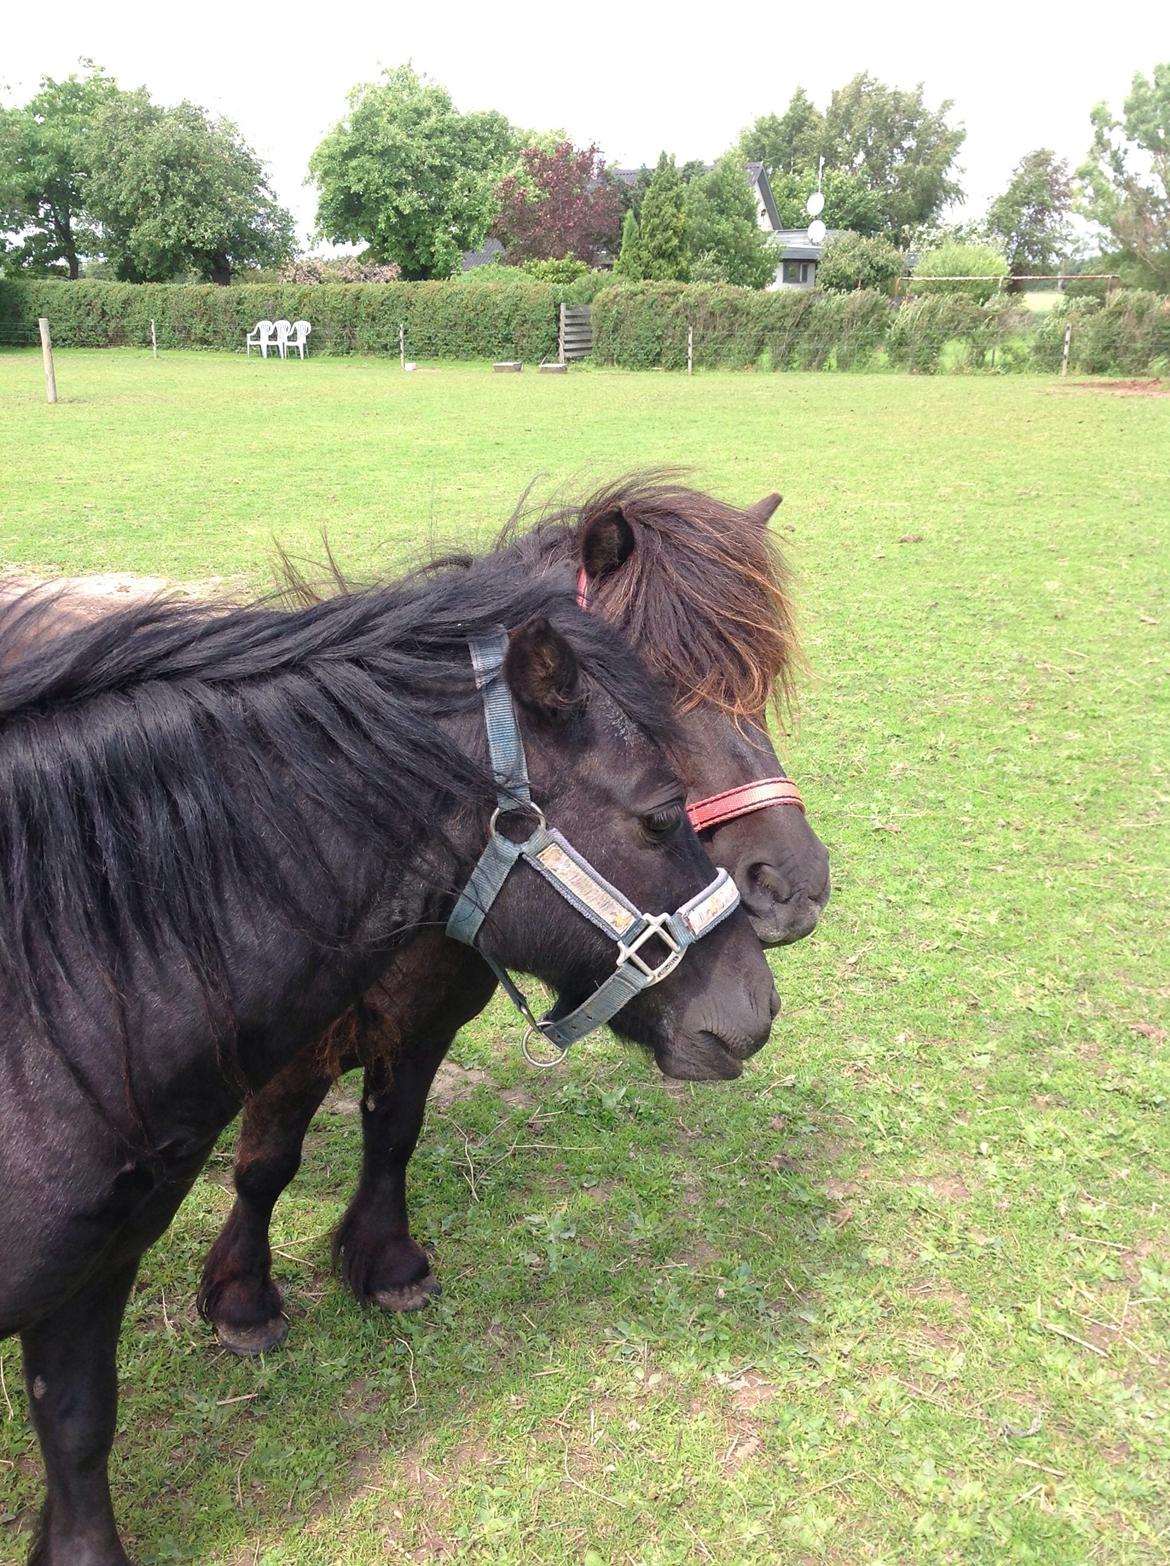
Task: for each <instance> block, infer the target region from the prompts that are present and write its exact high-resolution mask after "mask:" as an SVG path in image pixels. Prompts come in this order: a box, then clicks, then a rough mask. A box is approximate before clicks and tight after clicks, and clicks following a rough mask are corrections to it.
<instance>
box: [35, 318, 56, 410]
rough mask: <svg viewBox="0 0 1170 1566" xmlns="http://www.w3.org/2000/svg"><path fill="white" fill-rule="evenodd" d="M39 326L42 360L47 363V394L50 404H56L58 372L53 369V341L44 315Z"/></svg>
mask: <svg viewBox="0 0 1170 1566" xmlns="http://www.w3.org/2000/svg"><path fill="white" fill-rule="evenodd" d="M37 325H38V326H39V327H40V329H41V358H42V359H43V360H44V362H45V392H46V393H47V395H48V399H49V401H50V402H56V401H57V372H56V371H55V370H54V368H53V339H52V338H51V337H50V336H49V323H48V321H46V319H45V317H44V316H43V315H42V316H41V317H40V318H39V319H38V321H37Z"/></svg>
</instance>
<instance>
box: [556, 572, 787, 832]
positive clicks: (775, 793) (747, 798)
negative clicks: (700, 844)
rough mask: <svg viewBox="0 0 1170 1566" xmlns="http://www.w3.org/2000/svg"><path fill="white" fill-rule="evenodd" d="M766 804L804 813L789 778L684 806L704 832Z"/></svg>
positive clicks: (583, 600) (582, 581)
mask: <svg viewBox="0 0 1170 1566" xmlns="http://www.w3.org/2000/svg"><path fill="white" fill-rule="evenodd" d="M577 607H578V608H579V609H588V607H589V572H588V571H586V569H585V567H584V566H583V565H580V566H578V567H577ZM769 805H795V806H796V808H797V809H798V810H799V811H800V813H801V815H804V814H805V809H804V800H803V799H801V797H800V790H799V789H798V788H797V786H796V784H795V783H794V782H793V781H792V779H791V778H757V779H756V781H755V782H754V783H741V784H740V785H739V787H738V788H728V789H724V790H723V792H722V793H721V794H709V795H708V796H707V798H706V799H697V800H696V801H695V803H694V804H693V805H688V806H687V815H688V816H689V817H690V822H691V825H692V826H693V827H694V829H695V831H696V832H705V831H707V830H708V829H709V828H712V827H720V826H726V824H727V823H728V822H729V821H735V820H737V819H738V817H740V816H750V815H751V814H752V813H753V811H756V810H767V809H768V807H769Z"/></svg>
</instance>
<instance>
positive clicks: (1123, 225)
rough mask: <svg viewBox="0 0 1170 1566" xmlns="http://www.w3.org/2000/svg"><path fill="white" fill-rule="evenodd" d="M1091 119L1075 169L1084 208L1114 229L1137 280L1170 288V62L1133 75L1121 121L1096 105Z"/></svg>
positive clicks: (1103, 106)
mask: <svg viewBox="0 0 1170 1566" xmlns="http://www.w3.org/2000/svg"><path fill="white" fill-rule="evenodd" d="M1092 121H1093V147H1092V151H1091V152H1090V154H1089V159H1088V162H1087V163H1086V164H1085V165H1084V166H1083V167H1082V168H1081V169H1080V170H1079V174H1080V177H1081V179H1082V180H1083V182H1084V187H1085V201H1084V210H1085V213H1086V215H1087V216H1088V217H1090V218H1092V219H1093V221H1094V222H1096V223H1099V224H1100V225H1101V226H1102V228H1105V229H1107V230H1108V231H1109V233H1110V234H1112V235H1113V237H1114V239H1115V240H1116V242H1117V246H1118V248H1119V249H1120V251H1121V254H1122V257H1123V258H1124V260H1125V261H1127V262H1129V263H1130V265H1131V266H1132V267H1133V268H1134V270H1135V273H1136V276H1135V281H1138V282H1141V283H1143V284H1144V285H1146V286H1147V287H1151V288H1154V289H1157V290H1159V291H1161V292H1162V293H1170V64H1164V65H1155V67H1154V69H1153V72H1152V74H1151V75H1150V76H1148V77H1147V76H1143V75H1142V74H1141V73H1140V72H1139V73H1138V74H1137V75H1136V76H1135V77H1134V79H1133V82H1132V84H1131V86H1130V90H1129V97H1128V98H1126V100H1125V104H1124V106H1123V116H1122V118H1121V119H1120V120H1118V119H1115V118H1114V117H1113V115H1112V114H1111V113H1110V110H1109V106H1108V105H1107V104H1104V103H1099V104H1098V105H1097V107H1096V108H1095V109H1094V110H1093V112H1092Z"/></svg>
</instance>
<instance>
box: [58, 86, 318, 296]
mask: <svg viewBox="0 0 1170 1566" xmlns="http://www.w3.org/2000/svg"><path fill="white" fill-rule="evenodd" d="M89 145H90V156H91V158H92V172H91V173H90V176H89V185H88V196H87V201H88V207H89V210H90V213H91V215H92V216H93V218H94V219H95V220H96V222H97V223H98V224H99V225H100V228H101V234H102V240H101V248H102V251H103V252H104V253H105V254H106V255H108V256H109V258H110V260H111V262H112V263H113V266H114V270H115V272H116V274H117V276H118V277H120V278H123V279H124V280H126V281H128V282H165V281H167V280H168V279H170V278H173V277H175V276H176V275H178V274H180V273H183V272H187V271H194V272H196V273H197V274H198V275H199V276H200V277H201V278H205V279H206V280H207V281H209V282H212V283H228V282H230V281H231V275H232V271H233V269H234V268H237V267H248V266H276V265H279V264H281V263H282V262H285V261H287V260H289V258H290V257H291V256H292V253H293V249H294V242H293V241H294V234H293V220H292V217H291V216H290V214H289V213H288V212H286V211H285V209H284V208H283V207H281V206H279V205H278V204H277V202H276V199H275V197H274V196H273V194H272V192H271V190H270V189H269V187H268V181H267V176H266V175H265V172H264V166H263V164H262V163H261V162H260V160H259V159H258V158H257V156H256V154H255V153H254V152H253V151H252V149H251V148H250V147H249V146H248V145H247V143H246V142H245V141H244V140H243V138H242V137H241V135H240V133H239V131H238V129H237V128H236V126H235V125H233V124H232V122H231V121H230V120H226V119H213V118H212V117H211V116H210V115H209V114H208V113H207V111H206V110H205V109H201V108H199V107H198V106H197V105H195V104H193V103H179V104H176V105H175V106H174V107H173V108H163V107H162V106H160V105H159V104H155V103H152V102H151V101H150V99H149V97H148V96H147V94H146V92H145V91H139V92H134V93H123V94H121V95H120V96H119V97H118V98H117V99H114V100H112V101H111V102H110V103H108V104H107V105H106V106H105V107H104V108H103V109H102V110H101V111H100V112H99V114H98V116H97V119H96V121H95V123H94V125H93V129H92V131H91V135H90V143H89Z"/></svg>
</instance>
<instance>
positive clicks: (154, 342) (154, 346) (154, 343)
mask: <svg viewBox="0 0 1170 1566" xmlns="http://www.w3.org/2000/svg"><path fill="white" fill-rule="evenodd" d="M150 351H151V353H152V354H153V355H154V357H155V358H156V359H157V358H158V338H157V337H156V336H155V331H154V316H153V315H152V316H151V318H150Z"/></svg>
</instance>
